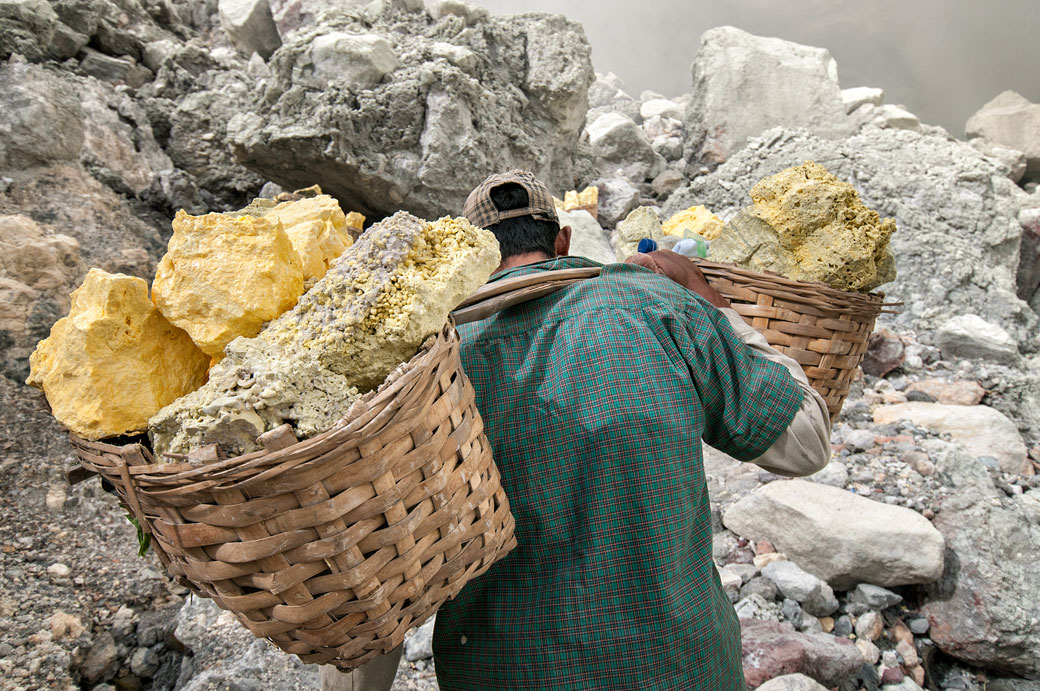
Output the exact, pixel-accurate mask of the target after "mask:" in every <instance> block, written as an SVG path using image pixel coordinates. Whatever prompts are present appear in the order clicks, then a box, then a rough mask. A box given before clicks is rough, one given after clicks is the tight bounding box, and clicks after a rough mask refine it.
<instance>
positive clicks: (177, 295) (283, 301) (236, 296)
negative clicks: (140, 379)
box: [152, 210, 304, 360]
mask: <svg viewBox="0 0 1040 691" xmlns="http://www.w3.org/2000/svg"><path fill="white" fill-rule="evenodd" d="M303 280H304V279H303V268H302V265H301V262H300V258H299V256H298V254H297V253H296V250H295V249H294V248H293V244H292V242H291V241H290V239H289V236H288V235H287V234H286V232H285V231H284V230H283V229H282V224H281V222H280V221H279V220H277V219H269V218H266V217H265V216H259V217H257V216H250V215H246V214H241V215H238V214H217V213H212V214H205V215H204V216H190V215H188V214H187V213H185V212H184V211H183V210H182V211H178V212H177V215H176V217H175V218H174V221H173V237H171V238H170V243H169V246H168V249H167V252H166V256H164V257H163V258H162V261H160V262H159V267H158V269H157V270H156V272H155V281H154V282H153V283H152V300H153V301H154V302H155V305H156V307H158V308H159V311H160V312H162V313H163V315H164V316H165V317H166V318H167V319H169V320H170V321H171V322H173V323H174V324H175V325H177V326H179V327H180V328H182V329H184V330H185V331H187V332H188V334H189V335H190V336H191V338H192V340H193V341H195V343H196V345H198V346H199V347H200V348H201V349H202V350H203V351H204V352H206V353H207V354H208V355H210V356H212V357H213V358H215V359H218V360H219V359H220V358H221V356H222V355H223V351H224V346H226V345H227V344H228V343H229V342H231V341H232V340H233V339H235V338H238V337H240V336H244V337H246V338H249V337H252V336H255V335H256V334H257V333H258V332H259V331H260V328H261V327H262V326H263V324H264V323H265V322H268V321H270V320H272V319H274V318H275V317H277V316H278V315H280V314H282V313H283V312H285V311H286V310H288V309H290V308H291V307H292V306H293V305H295V304H296V301H297V300H298V299H299V297H300V294H301V293H303Z"/></svg>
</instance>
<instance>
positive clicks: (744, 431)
mask: <svg viewBox="0 0 1040 691" xmlns="http://www.w3.org/2000/svg"><path fill="white" fill-rule="evenodd" d="M737 318H738V319H739V316H738V317H737ZM684 326H685V329H683V333H681V334H676V335H677V337H680V338H681V339H683V340H686V342H680V343H679V344H678V345H679V350H680V352H682V353H683V357H684V358H685V359H686V364H687V366H688V367H689V370H690V375H691V378H692V381H693V384H694V387H695V388H696V389H697V394H698V397H699V399H700V403H701V408H702V409H703V412H704V423H705V424H704V431H703V433H702V438H703V439H704V442H705V443H707V444H709V445H710V446H713V447H715V448H716V449H718V450H719V451H722V452H723V453H726V454H728V455H730V456H732V457H734V458H736V459H738V460H741V461H750V460H753V459H756V458H759V457H760V456H762V454H764V453H765V452H766V451H767V450H768V449H769V448H770V447H771V446H773V445H774V444H775V443H776V442H777V440H779V439H780V437H781V436H782V435H783V434H784V432H785V431H786V430H787V429H788V427H789V426H790V424H791V422H792V420H794V418H795V416H796V414H797V413H798V411H799V410H800V409H801V408H802V403H803V401H804V399H805V397H806V394H805V391H804V390H803V388H802V387H801V386H799V384H798V382H797V381H796V380H795V378H794V377H793V376H792V374H791V372H790V371H789V370H788V369H787V368H786V367H785V366H784V365H783V364H781V363H779V362H773V361H771V360H770V359H767V358H765V357H762V356H761V355H758V354H756V353H755V351H754V350H753V349H751V348H749V347H748V346H747V345H746V344H745V343H744V341H743V340H742V339H741V337H740V336H739V335H738V333H737V332H736V330H735V329H734V325H733V324H731V322H730V321H729V319H728V318H727V317H726V316H723V313H722V312H720V311H719V310H717V309H716V308H714V307H712V306H709V305H707V304H701V301H700V300H699V299H698V300H697V305H696V307H695V308H694V309H693V310H692V311H691V312H690V313H689V318H688V319H686V323H685V325H684ZM748 328H750V327H748ZM766 347H768V346H766Z"/></svg>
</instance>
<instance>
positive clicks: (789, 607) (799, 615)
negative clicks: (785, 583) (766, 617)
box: [780, 598, 808, 629]
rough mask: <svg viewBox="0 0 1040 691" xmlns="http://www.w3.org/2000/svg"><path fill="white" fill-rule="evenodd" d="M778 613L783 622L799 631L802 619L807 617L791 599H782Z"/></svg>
mask: <svg viewBox="0 0 1040 691" xmlns="http://www.w3.org/2000/svg"><path fill="white" fill-rule="evenodd" d="M780 613H781V614H782V615H783V617H784V620H786V621H787V622H788V623H789V624H791V626H793V627H795V628H796V629H801V628H802V619H803V618H807V617H808V615H807V614H806V613H805V612H803V611H802V608H801V605H799V604H798V603H797V602H795V601H794V600H792V599H791V598H784V602H783V604H782V605H781V606H780Z"/></svg>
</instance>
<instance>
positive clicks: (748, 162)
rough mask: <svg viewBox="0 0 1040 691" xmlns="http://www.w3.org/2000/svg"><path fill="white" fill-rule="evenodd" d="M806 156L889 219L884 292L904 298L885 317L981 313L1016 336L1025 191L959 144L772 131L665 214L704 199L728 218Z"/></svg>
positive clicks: (674, 199)
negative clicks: (892, 269) (892, 226)
mask: <svg viewBox="0 0 1040 691" xmlns="http://www.w3.org/2000/svg"><path fill="white" fill-rule="evenodd" d="M806 160H813V161H816V162H817V163H819V164H820V165H822V166H824V167H825V168H827V169H828V170H829V171H830V172H832V173H834V174H835V175H837V176H838V177H839V178H841V179H843V180H846V181H848V182H850V183H852V185H853V186H854V187H855V188H856V189H857V191H858V192H859V193H860V197H861V198H862V199H863V202H864V204H866V205H867V206H868V207H870V208H872V209H875V210H876V211H877V212H878V213H879V214H881V215H882V216H889V217H894V218H895V219H896V225H897V227H898V230H897V231H896V232H895V234H893V236H892V240H891V248H892V251H893V254H894V255H895V258H896V268H897V277H896V280H895V281H894V282H892V283H889V284H887V285H886V286H885V287H884V288H883V290H884V292H885V293H886V294H887V295H888V296H890V297H893V298H898V299H899V300H902V301H904V303H905V305H904V307H903V312H902V313H901V314H899V315H897V316H885V315H883V316H882V324H884V323H892V322H894V323H895V324H897V325H900V326H904V327H908V328H913V329H916V330H929V329H935V328H937V327H938V326H939V325H940V324H942V323H943V322H944V321H946V320H947V319H949V318H950V317H952V316H955V315H958V314H982V315H986V319H987V320H989V321H991V322H993V323H996V324H999V325H1000V326H1001V327H1002V328H1003V329H1005V330H1006V331H1008V333H1010V334H1011V337H1012V338H1013V339H1015V340H1016V341H1018V342H1020V343H1022V342H1025V341H1027V340H1028V339H1030V338H1031V334H1033V333H1034V330H1035V325H1036V323H1037V315H1036V313H1034V312H1033V311H1032V310H1031V309H1029V307H1028V305H1026V303H1024V302H1023V301H1021V300H1020V299H1019V298H1018V296H1017V294H1016V293H1017V287H1016V274H1017V272H1018V248H1019V244H1020V241H1021V237H1022V227H1021V225H1020V224H1019V223H1018V221H1017V216H1018V213H1019V208H1020V204H1021V203H1022V201H1021V199H1022V192H1021V190H1019V189H1018V188H1017V187H1016V186H1015V185H1014V184H1013V183H1012V182H1011V181H1010V180H1008V179H1007V177H1005V176H1004V175H1003V172H1002V170H1001V169H1000V167H999V166H998V165H997V164H996V163H994V162H993V161H992V160H991V159H988V158H987V157H985V156H983V155H982V154H980V153H979V152H978V151H976V150H975V149H973V148H972V147H971V146H969V145H968V144H966V143H963V142H958V141H956V140H953V139H950V138H946V137H941V136H935V135H929V134H919V133H916V132H910V131H907V130H879V129H877V128H873V127H868V128H865V129H864V130H863V131H862V132H860V133H859V134H857V135H854V136H852V137H850V138H848V139H844V140H839V141H834V140H828V139H824V138H821V137H817V136H813V135H811V134H808V133H806V132H798V131H784V130H780V129H774V130H770V131H769V132H766V133H763V134H762V136H761V137H758V138H755V139H753V140H752V141H750V142H749V143H748V146H747V148H745V149H744V150H742V151H741V152H739V153H738V154H737V155H736V156H735V157H733V158H732V159H731V160H730V161H728V162H727V163H726V164H724V165H722V166H720V167H719V168H718V169H717V170H716V171H715V172H714V173H712V174H710V175H704V176H701V177H699V178H696V179H692V180H691V182H690V184H689V185H687V186H684V187H681V188H679V190H677V191H676V192H675V193H674V194H672V196H671V197H669V198H668V201H667V203H666V204H665V205H664V214H665V216H668V215H670V214H673V213H675V212H676V211H680V210H682V209H685V208H687V207H689V206H692V205H694V204H704V205H706V206H707V207H708V208H709V209H711V210H712V211H713V212H714V213H716V214H717V215H719V216H720V217H721V218H732V217H733V216H734V215H735V214H736V213H737V211H739V210H740V209H742V208H743V207H745V206H746V205H747V204H748V203H749V201H750V197H749V194H748V193H749V191H750V189H751V187H752V186H754V185H755V184H756V183H757V182H758V181H759V180H761V179H762V178H764V177H767V176H769V175H773V174H776V173H778V172H780V171H781V170H784V169H785V168H789V167H791V166H797V165H801V164H802V163H804V162H805V161H806Z"/></svg>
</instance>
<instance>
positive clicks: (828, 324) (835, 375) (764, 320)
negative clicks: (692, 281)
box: [694, 259, 901, 420]
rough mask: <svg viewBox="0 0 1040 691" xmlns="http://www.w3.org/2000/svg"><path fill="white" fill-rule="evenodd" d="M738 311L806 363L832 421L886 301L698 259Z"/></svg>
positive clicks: (711, 281)
mask: <svg viewBox="0 0 1040 691" xmlns="http://www.w3.org/2000/svg"><path fill="white" fill-rule="evenodd" d="M694 261H695V262H696V264H697V265H698V266H699V267H700V269H701V271H703V272H704V276H705V278H707V279H708V283H709V284H711V286H712V287H713V288H715V290H717V291H719V293H721V294H722V295H723V296H724V297H725V298H726V299H728V300H729V301H730V303H731V304H732V306H733V309H734V311H736V312H737V313H738V314H739V315H740V316H741V317H743V318H744V321H746V322H747V323H748V324H750V325H751V326H753V327H754V328H755V329H757V330H758V331H760V332H761V333H762V335H763V336H765V339H766V341H767V342H768V343H769V345H771V346H773V347H774V348H776V349H777V350H779V351H780V352H781V353H783V354H784V355H787V356H788V357H790V358H792V359H793V360H794V361H795V362H797V363H798V364H799V365H801V366H802V369H803V370H804V371H805V374H806V376H807V377H808V378H809V384H810V385H811V386H812V387H813V388H814V389H816V391H818V392H819V394H820V395H821V396H823V399H824V401H826V403H827V410H828V411H829V412H830V415H831V419H832V420H833V419H834V418H835V417H836V416H837V415H838V413H839V412H841V406H842V404H844V403H845V397H846V396H848V393H849V385H850V384H851V382H852V380H853V378H854V377H855V376H856V371H857V369H858V368H859V365H860V363H861V362H862V361H863V356H864V355H865V354H866V352H867V339H868V338H869V337H870V333H871V332H872V331H873V330H874V322H875V321H876V320H877V316H878V314H880V313H881V312H886V311H891V310H890V309H886V308H890V307H893V306H895V305H898V304H901V303H891V302H890V303H886V302H885V301H884V295H883V294H880V293H870V294H863V293H854V292H846V291H841V290H837V289H835V288H831V287H830V286H828V285H826V284H823V283H809V282H806V281H795V280H793V279H790V278H786V277H784V276H780V275H779V274H773V273H763V272H757V271H750V270H748V269H742V268H740V267H737V266H734V265H732V264H720V263H717V262H710V261H707V260H703V259H696V260H694Z"/></svg>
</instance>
